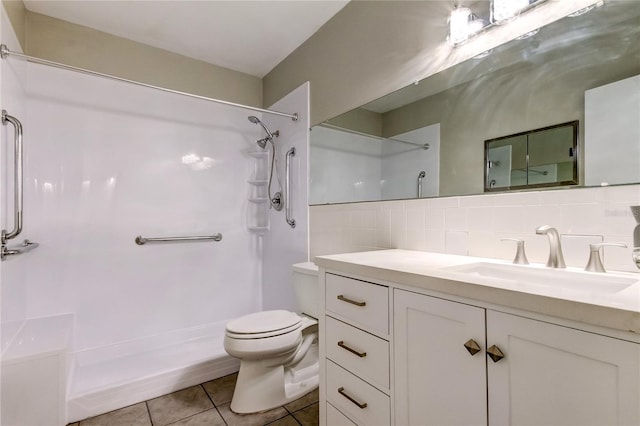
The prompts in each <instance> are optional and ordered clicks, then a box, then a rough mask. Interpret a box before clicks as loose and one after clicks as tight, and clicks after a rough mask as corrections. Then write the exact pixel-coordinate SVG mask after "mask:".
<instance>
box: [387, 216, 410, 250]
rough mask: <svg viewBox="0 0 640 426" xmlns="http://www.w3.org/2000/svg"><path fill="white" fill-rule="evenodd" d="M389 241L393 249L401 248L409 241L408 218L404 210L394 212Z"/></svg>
mask: <svg viewBox="0 0 640 426" xmlns="http://www.w3.org/2000/svg"><path fill="white" fill-rule="evenodd" d="M389 239H390V243H391V244H390V245H391V247H392V248H400V247H404V246H405V245H406V241H407V216H406V214H405V212H404V210H392V211H391V212H390V217H389Z"/></svg>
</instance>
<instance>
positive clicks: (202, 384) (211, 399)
mask: <svg viewBox="0 0 640 426" xmlns="http://www.w3.org/2000/svg"><path fill="white" fill-rule="evenodd" d="M205 383H208V382H205ZM200 387H202V389H203V390H204V393H205V395H207V398H209V401H211V403H212V404H213V408H215V409H216V411H217V412H218V415H219V416H220V418H221V419H222V421H223V422H224V424H225V425H227V426H229V423H227V419H225V418H224V416H223V415H222V413H221V412H220V410H219V409H218V404H216V402H215V401H214V400H213V398H212V397H211V395H209V392H207V389H205V387H204V383H200Z"/></svg>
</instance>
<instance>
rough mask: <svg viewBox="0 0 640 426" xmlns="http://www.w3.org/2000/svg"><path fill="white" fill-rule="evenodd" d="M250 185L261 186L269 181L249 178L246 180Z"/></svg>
mask: <svg viewBox="0 0 640 426" xmlns="http://www.w3.org/2000/svg"><path fill="white" fill-rule="evenodd" d="M247 183H249V184H250V185H256V186H263V185H266V184H267V183H269V181H268V180H267V179H249V180H248V181H247Z"/></svg>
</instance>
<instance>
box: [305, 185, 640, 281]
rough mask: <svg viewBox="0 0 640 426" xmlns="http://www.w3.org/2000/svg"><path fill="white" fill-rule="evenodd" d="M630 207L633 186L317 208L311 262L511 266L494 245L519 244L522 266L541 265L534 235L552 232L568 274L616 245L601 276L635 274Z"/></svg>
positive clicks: (635, 199)
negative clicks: (408, 256) (345, 259)
mask: <svg viewBox="0 0 640 426" xmlns="http://www.w3.org/2000/svg"><path fill="white" fill-rule="evenodd" d="M631 205H640V185H625V186H612V187H599V188H572V189H562V190H547V191H534V192H516V193H502V194H487V195H472V196H460V197H446V198H430V199H417V200H400V201H379V202H365V203H349V204H333V205H316V206H311V208H310V213H309V214H310V238H311V242H310V243H311V258H312V259H313V258H314V257H315V256H319V255H324V254H333V253H346V252H354V251H367V250H377V249H387V248H400V249H409V250H421V251H432V252H438V253H451V254H462V255H469V256H479V257H489V258H495V259H504V260H511V259H513V256H514V255H515V252H516V247H515V243H514V242H512V241H500V239H501V238H522V239H524V240H525V250H526V253H527V257H528V258H529V261H530V262H532V263H545V262H546V260H547V257H548V253H549V243H548V240H547V238H546V237H544V236H540V235H536V233H535V228H537V227H538V226H540V225H551V226H553V227H555V228H557V229H558V232H559V233H560V234H561V235H562V245H563V251H564V254H565V260H566V262H567V265H568V266H576V267H584V266H585V265H586V262H587V259H588V257H589V244H590V243H594V242H601V241H605V242H621V243H625V244H626V245H627V246H628V248H626V249H624V248H620V247H605V248H603V262H604V265H605V268H607V269H609V270H616V271H629V272H639V270H638V269H637V268H636V267H635V265H634V264H633V262H632V260H631V249H632V245H633V238H632V237H633V236H632V233H633V228H634V226H635V224H636V223H635V220H634V218H633V216H632V214H631V211H630V209H629V206H631Z"/></svg>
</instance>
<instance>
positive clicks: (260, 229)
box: [248, 226, 269, 234]
mask: <svg viewBox="0 0 640 426" xmlns="http://www.w3.org/2000/svg"><path fill="white" fill-rule="evenodd" d="M248 229H249V232H251V233H252V234H264V233H265V232H267V231H268V230H269V227H268V226H249V228H248Z"/></svg>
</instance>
